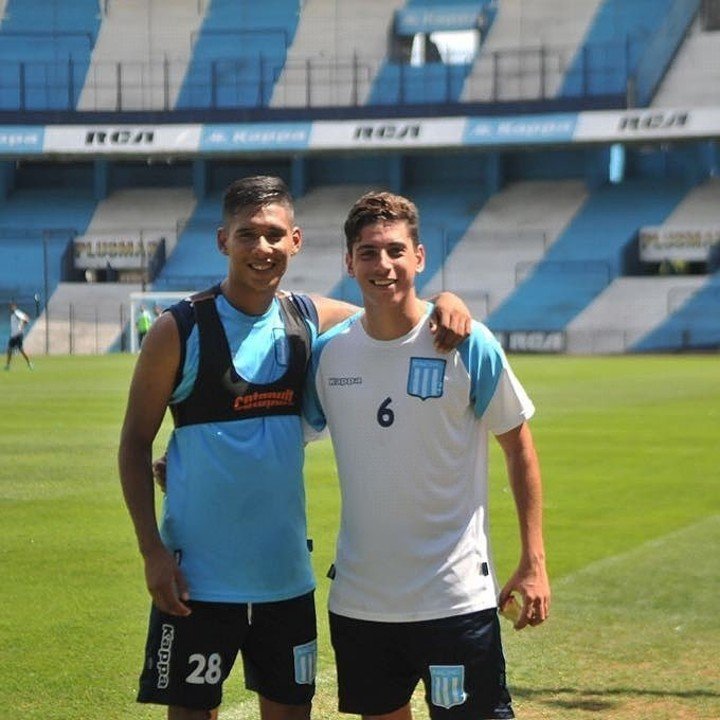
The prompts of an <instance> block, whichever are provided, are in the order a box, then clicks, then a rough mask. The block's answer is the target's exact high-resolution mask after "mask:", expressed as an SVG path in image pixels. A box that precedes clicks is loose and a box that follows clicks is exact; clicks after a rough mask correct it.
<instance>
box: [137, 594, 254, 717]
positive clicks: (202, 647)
mask: <svg viewBox="0 0 720 720" xmlns="http://www.w3.org/2000/svg"><path fill="white" fill-rule="evenodd" d="M189 605H190V607H191V608H192V613H191V614H190V615H188V616H187V617H176V616H174V615H166V614H165V613H162V612H160V611H159V610H158V609H157V608H155V607H153V608H152V610H151V612H150V622H149V627H148V639H147V645H146V648H145V665H144V667H143V671H142V674H141V676H140V691H139V693H138V701H139V702H149V703H158V704H161V705H174V706H178V707H180V708H189V709H197V710H210V709H212V708H215V707H217V706H218V705H219V704H220V702H221V700H222V685H223V682H224V681H225V678H227V676H228V675H229V674H230V671H231V670H232V667H233V664H234V662H235V658H236V656H237V652H238V649H239V647H240V646H241V644H242V642H243V641H244V638H245V636H246V634H247V611H246V606H245V605H239V604H238V605H227V604H221V603H199V602H190V603H189Z"/></svg>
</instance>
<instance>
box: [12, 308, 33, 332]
mask: <svg viewBox="0 0 720 720" xmlns="http://www.w3.org/2000/svg"><path fill="white" fill-rule="evenodd" d="M29 322H30V317H29V316H28V315H26V314H25V313H24V312H23V311H22V310H18V309H17V308H16V309H15V310H13V311H12V312H11V313H10V337H17V336H18V335H21V334H22V331H23V328H24V327H25V326H26V325H27V324H28V323H29Z"/></svg>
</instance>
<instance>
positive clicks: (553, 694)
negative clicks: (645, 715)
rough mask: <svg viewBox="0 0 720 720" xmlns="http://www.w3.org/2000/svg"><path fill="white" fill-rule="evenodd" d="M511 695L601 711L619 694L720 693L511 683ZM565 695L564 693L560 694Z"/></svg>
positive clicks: (684, 695) (671, 695) (704, 695)
mask: <svg viewBox="0 0 720 720" xmlns="http://www.w3.org/2000/svg"><path fill="white" fill-rule="evenodd" d="M511 692H512V696H513V698H516V699H521V698H522V699H525V700H533V701H535V702H539V703H542V704H543V705H549V706H555V707H558V708H563V709H566V710H587V711H588V712H603V711H606V710H610V709H612V708H614V707H616V706H617V704H618V701H619V700H620V699H621V698H625V697H626V698H633V697H653V698H676V699H678V700H681V699H684V700H700V699H703V698H713V699H720V693H717V692H713V691H712V690H673V689H671V688H668V689H667V690H646V689H643V690H641V689H639V688H610V689H607V690H587V689H583V688H568V687H560V688H527V687H512V688H511ZM563 696H566V697H563Z"/></svg>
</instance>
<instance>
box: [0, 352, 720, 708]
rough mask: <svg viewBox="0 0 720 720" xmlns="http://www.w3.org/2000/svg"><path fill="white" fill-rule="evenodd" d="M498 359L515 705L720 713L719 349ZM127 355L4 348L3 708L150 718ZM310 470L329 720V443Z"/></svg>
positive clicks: (497, 521)
mask: <svg viewBox="0 0 720 720" xmlns="http://www.w3.org/2000/svg"><path fill="white" fill-rule="evenodd" d="M512 362H513V365H514V367H515V369H516V371H517V373H518V375H519V377H520V378H521V379H522V381H523V383H524V384H525V385H526V387H527V388H528V390H529V392H530V394H531V396H532V397H533V399H534V401H535V402H536V405H537V407H538V414H537V416H536V418H535V419H534V420H533V423H532V426H533V432H534V434H535V436H536V438H537V441H538V445H539V448H540V452H541V460H542V465H543V473H544V477H545V482H546V493H545V495H546V503H547V512H546V534H547V542H548V551H549V557H550V570H551V575H552V579H553V582H554V589H555V597H554V603H555V604H554V608H553V617H552V619H551V621H550V622H549V623H548V624H547V625H546V626H545V627H543V628H542V629H538V630H537V631H533V632H532V633H524V632H523V633H514V632H513V631H512V630H509V629H507V630H506V632H505V637H506V643H507V653H508V659H509V676H510V683H511V686H512V688H513V690H514V694H515V698H516V705H517V708H518V710H519V713H518V714H519V716H520V717H525V718H539V717H543V718H545V717H546V718H553V720H569V719H573V720H574V719H575V718H578V719H580V718H589V717H596V718H600V717H602V718H603V719H604V718H611V720H624V718H626V717H627V718H630V717H633V720H634V719H635V718H644V717H648V718H650V717H652V718H653V720H656V719H657V718H660V719H662V718H666V717H667V718H668V719H669V718H673V719H675V718H680V719H681V720H684V718H712V717H720V710H719V709H718V707H717V697H718V691H717V680H716V678H717V671H716V667H717V666H718V665H719V664H720V657H719V654H720V653H719V651H718V648H719V647H720V642H718V640H719V638H718V630H717V623H716V621H715V620H714V618H713V616H712V613H711V612H710V610H708V608H709V607H710V609H712V608H711V606H712V605H713V604H714V603H715V601H716V593H717V587H716V585H717V578H718V567H717V563H716V562H715V565H713V562H714V557H715V554H716V548H717V547H718V542H717V541H718V538H717V527H716V525H715V524H713V523H714V522H715V521H713V520H708V523H709V525H707V526H706V525H705V524H704V523H703V522H702V520H703V519H705V518H711V517H714V516H716V515H717V514H718V511H719V509H720V508H719V502H718V498H719V493H718V489H717V488H718V484H717V480H718V471H717V457H718V453H717V447H718V442H717V438H718V436H719V434H720V432H719V431H720V363H719V362H718V358H717V357H711V356H703V357H680V356H672V357H667V358H664V357H628V358H625V357H623V358H607V359H605V358H545V357H517V358H513V359H512ZM133 363H134V358H131V357H128V356H119V355H118V356H108V357H91V358H43V357H39V358H37V362H36V366H37V370H36V372H35V373H30V372H27V371H26V370H25V369H24V368H22V367H21V366H19V365H17V366H14V367H13V370H12V371H11V372H10V373H5V374H4V375H3V376H0V383H1V384H0V392H1V393H2V398H3V400H2V403H3V404H2V410H3V412H2V413H0V430H1V431H0V454H2V462H1V463H0V512H2V541H1V542H0V567H2V578H3V600H4V608H3V613H2V615H0V662H1V663H2V666H3V667H4V668H5V677H4V681H3V683H2V684H0V702H1V703H2V704H3V705H4V706H5V707H7V708H12V712H13V715H18V716H19V717H20V716H22V717H24V718H30V719H31V720H41V719H42V720H66V719H67V720H70V719H71V718H72V719H73V720H74V718H77V717H82V718H87V719H88V720H93V719H95V718H97V719H98V720H119V719H120V718H123V719H124V718H127V719H128V720H130V718H133V719H140V720H150V718H160V717H162V716H163V711H162V710H161V709H160V708H154V707H141V706H137V705H136V704H135V703H134V695H135V691H136V684H137V674H138V672H139V669H140V663H141V659H142V645H143V642H144V636H145V623H146V615H147V594H146V591H145V589H144V585H143V578H142V565H141V563H140V560H139V557H138V555H137V551H136V549H135V544H134V539H133V537H132V531H131V528H130V522H129V519H128V518H127V513H126V511H125V508H124V506H123V503H122V497H121V493H120V489H119V483H118V479H117V470H116V461H115V456H116V450H117V438H118V434H119V427H120V422H121V417H122V412H123V408H124V403H125V396H126V392H127V386H128V382H129V378H130V373H131V371H132V366H133ZM168 430H169V425H168V424H167V423H166V425H165V426H164V428H163V432H162V434H161V438H160V439H159V442H158V451H159V450H161V449H162V447H163V446H164V442H165V438H166V437H167V432H168ZM492 462H493V467H492V472H491V475H492V478H491V507H492V509H491V518H492V521H491V525H492V527H491V530H492V535H493V547H494V552H495V556H496V559H497V565H498V570H499V573H498V574H499V577H500V578H501V579H503V578H505V577H507V574H508V573H509V572H510V571H511V570H512V567H513V566H514V563H515V561H516V557H517V530H516V521H515V517H514V509H513V505H512V498H511V495H510V494H509V492H508V491H507V486H506V481H505V478H504V469H503V467H502V462H501V457H500V455H499V453H498V452H497V450H496V449H494V450H493V458H492ZM307 486H308V507H309V514H310V530H311V535H312V536H313V538H314V541H315V558H314V561H315V568H316V573H317V577H318V597H317V602H318V609H319V632H320V663H319V664H320V673H321V677H322V678H323V683H322V684H321V689H320V693H319V697H318V701H317V702H316V705H317V708H318V712H316V714H315V716H316V717H322V718H334V717H335V715H333V714H332V713H334V707H335V690H334V685H333V683H334V679H333V674H332V653H331V649H330V646H329V642H328V638H327V627H326V626H327V622H326V619H325V598H326V594H327V589H328V584H329V581H328V580H327V579H326V578H325V571H326V569H327V565H328V564H329V562H330V560H331V559H332V555H333V546H334V538H335V530H336V526H337V517H338V497H337V495H338V493H337V481H336V478H335V471H334V467H333V464H332V453H331V448H330V446H329V444H328V443H327V442H323V443H319V444H316V445H315V446H313V447H310V448H309V450H308V465H307ZM686 532H688V533H689V535H688V537H689V538H690V539H689V540H686V537H685V533H686ZM693 533H694V534H693ZM668 538H670V540H668ZM625 606H627V607H628V608H629V609H630V610H632V612H622V611H621V608H623V607H625ZM679 618H680V619H683V620H684V622H679ZM693 618H694V619H693ZM505 627H507V626H505ZM676 627H681V628H683V629H682V630H679V631H677V630H674V628H676ZM666 628H670V629H672V632H670V631H669V630H668V631H666ZM616 637H617V638H618V639H619V642H615V640H614V639H615V638H616ZM708 669H709V670H708ZM238 670H239V668H238ZM328 678H329V679H328ZM241 685H242V681H241V679H240V673H238V672H237V671H236V672H235V673H234V677H233V678H232V679H231V682H230V683H229V685H228V689H227V692H226V706H227V707H228V708H233V707H236V706H239V707H242V708H244V709H243V710H242V712H247V713H248V717H255V715H253V713H254V712H256V710H255V708H256V704H255V700H254V698H250V697H249V696H248V695H247V694H246V693H244V692H243V691H242V690H241ZM246 701H247V703H246ZM422 712H424V710H419V711H418V713H417V716H418V718H423V717H424V715H422V714H421V713H422Z"/></svg>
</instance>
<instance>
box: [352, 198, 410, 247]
mask: <svg viewBox="0 0 720 720" xmlns="http://www.w3.org/2000/svg"><path fill="white" fill-rule="evenodd" d="M380 221H384V222H403V221H404V222H406V223H407V226H408V232H409V233H410V237H411V238H412V241H413V245H415V246H417V245H418V243H419V235H420V219H419V216H418V209H417V207H415V203H414V202H412V201H411V200H408V199H407V198H405V197H403V196H402V195H395V194H393V193H390V192H369V193H365V195H363V196H362V197H361V198H360V199H359V200H357V201H356V202H355V204H354V205H353V206H352V207H351V208H350V212H349V213H348V216H347V219H346V220H345V226H344V229H345V242H346V245H347V250H348V252H351V251H352V246H353V244H354V243H355V242H356V241H357V240H358V238H359V237H360V233H361V232H362V230H363V228H365V227H367V226H368V225H373V224H374V223H376V222H380Z"/></svg>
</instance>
